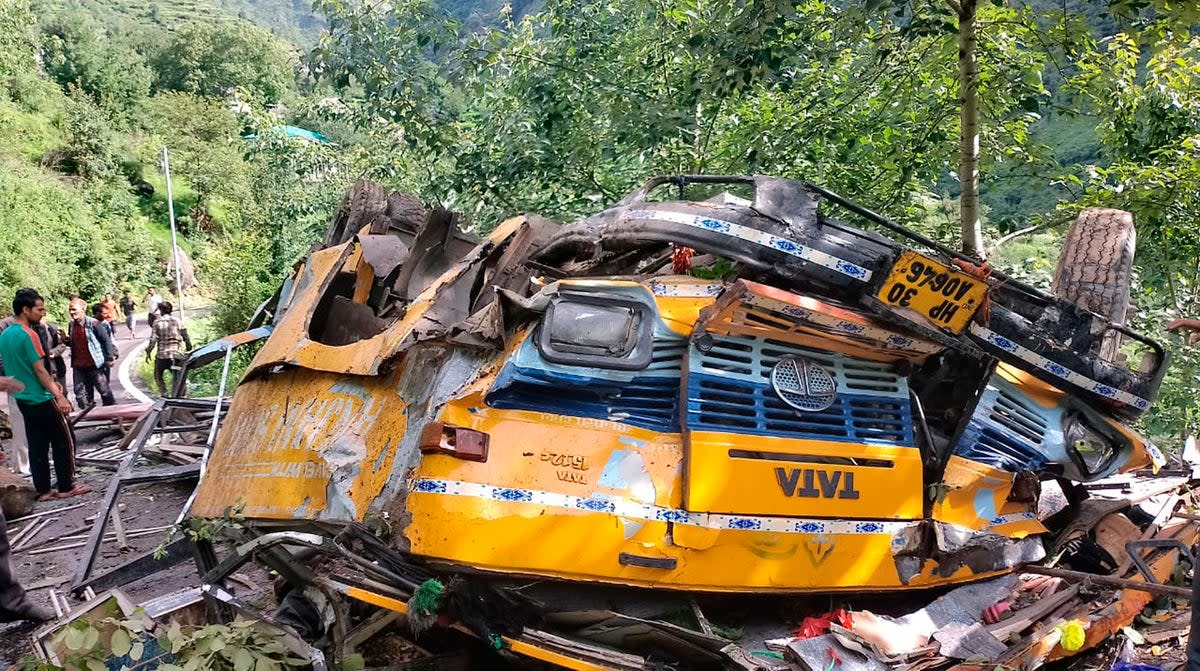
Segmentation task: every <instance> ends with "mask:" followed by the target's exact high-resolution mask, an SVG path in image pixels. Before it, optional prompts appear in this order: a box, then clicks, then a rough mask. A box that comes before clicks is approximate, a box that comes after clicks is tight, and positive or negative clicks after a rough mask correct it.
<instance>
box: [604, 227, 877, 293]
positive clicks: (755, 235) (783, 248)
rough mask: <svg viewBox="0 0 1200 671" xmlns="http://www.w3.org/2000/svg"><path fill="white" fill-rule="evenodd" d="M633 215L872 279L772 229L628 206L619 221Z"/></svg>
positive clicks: (862, 270) (852, 265)
mask: <svg viewBox="0 0 1200 671" xmlns="http://www.w3.org/2000/svg"><path fill="white" fill-rule="evenodd" d="M635 219H657V220H659V221H669V222H671V223H674V224H683V225H684V226H691V227H693V228H703V229H705V230H708V231H715V232H717V233H724V234H725V235H728V236H731V237H734V238H738V239H739V240H745V241H746V242H750V243H753V244H756V245H760V246H763V247H767V248H770V249H774V250H775V251H777V252H783V253H784V254H788V255H790V256H794V257H796V258H798V259H802V260H804V261H808V262H809V263H815V264H816V265H818V266H821V267H824V268H828V269H830V270H833V271H836V272H839V273H841V274H843V275H845V276H847V277H852V278H854V279H856V280H859V281H860V282H867V281H869V280H870V279H871V271H870V270H868V269H866V268H863V267H862V266H860V265H858V264H856V263H851V262H850V261H847V260H845V259H839V258H838V257H836V256H833V255H832V254H827V253H825V252H822V251H820V250H816V249H812V248H811V247H805V246H804V245H802V244H800V243H798V242H796V241H795V240H788V239H787V238H781V237H779V236H778V235H775V234H773V233H767V232H766V231H760V230H758V229H757V228H750V227H749V226H743V225H741V224H735V223H733V222H731V221H724V220H722V219H713V218H711V217H702V216H699V215H695V214H688V213H686V212H673V211H671V210H629V211H627V212H626V213H625V214H623V215H622V216H621V221H631V220H635Z"/></svg>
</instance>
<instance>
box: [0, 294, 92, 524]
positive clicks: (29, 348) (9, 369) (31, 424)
mask: <svg viewBox="0 0 1200 671" xmlns="http://www.w3.org/2000/svg"><path fill="white" fill-rule="evenodd" d="M45 315H46V306H45V303H44V302H43V301H42V297H41V296H40V295H39V294H38V292H36V291H34V290H33V289H20V290H18V291H17V295H16V297H15V298H14V299H13V316H14V317H15V319H16V323H15V324H14V325H12V326H10V327H9V328H7V329H5V330H4V332H3V333H0V357H2V358H3V360H4V372H5V374H6V375H8V376H10V377H12V378H13V379H15V380H16V381H17V382H18V383H20V384H21V386H22V387H23V389H22V390H21V391H19V392H16V393H15V394H14V396H15V397H16V399H17V405H18V406H19V407H20V408H21V415H22V417H23V418H24V420H25V439H26V440H27V441H28V443H29V468H30V470H31V471H33V487H34V489H35V490H37V494H38V500H39V501H49V500H50V499H55V498H68V497H71V496H78V495H80V494H86V493H87V492H90V491H91V488H90V487H87V486H86V485H77V484H76V483H75V445H74V442H73V440H72V436H71V430H70V428H69V427H68V426H67V419H66V414H67V413H69V412H70V411H71V403H70V402H69V401H67V397H66V396H64V395H63V390H62V388H61V387H59V386H58V383H56V382H55V381H54V378H53V377H52V376H51V375H50V371H48V370H47V369H46V363H45V360H44V359H45V356H46V353H45V351H44V350H43V349H42V341H41V338H39V337H38V335H37V333H35V332H34V330H33V327H34V326H36V325H37V324H38V323H40V322H41V321H42V318H43V317H44V316H45ZM51 452H53V454H54V473H55V476H56V479H57V483H56V484H57V485H58V487H57V491H55V490H54V489H53V488H51V486H50V454H51Z"/></svg>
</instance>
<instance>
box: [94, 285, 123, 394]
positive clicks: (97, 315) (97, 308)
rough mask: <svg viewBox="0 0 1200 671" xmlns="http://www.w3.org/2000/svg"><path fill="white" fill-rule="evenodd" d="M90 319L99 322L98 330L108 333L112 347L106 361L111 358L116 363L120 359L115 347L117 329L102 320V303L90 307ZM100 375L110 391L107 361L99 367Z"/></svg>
mask: <svg viewBox="0 0 1200 671" xmlns="http://www.w3.org/2000/svg"><path fill="white" fill-rule="evenodd" d="M92 319H95V320H96V321H97V322H99V327H100V330H102V331H105V332H107V333H108V342H109V344H110V345H112V349H111V350H110V351H109V357H106V359H108V358H110V357H111V359H112V361H116V360H117V359H119V358H120V357H121V350H120V348H119V347H117V327H116V326H113V323H112V322H111V321H109V320H107V319H105V318H104V304H103V303H96V304H95V305H93V306H92ZM100 374H101V375H103V376H104V379H105V380H106V381H107V382H108V386H109V388H110V389H111V388H112V364H111V363H110V362H109V361H107V360H106V361H105V362H104V365H103V366H101V367H100Z"/></svg>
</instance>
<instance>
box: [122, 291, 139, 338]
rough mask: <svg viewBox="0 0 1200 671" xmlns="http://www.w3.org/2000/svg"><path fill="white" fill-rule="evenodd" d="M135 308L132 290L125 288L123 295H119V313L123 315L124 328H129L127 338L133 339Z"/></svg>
mask: <svg viewBox="0 0 1200 671" xmlns="http://www.w3.org/2000/svg"><path fill="white" fill-rule="evenodd" d="M136 309H137V303H134V302H133V292H132V291H130V290H128V289H126V290H125V295H124V296H122V297H121V314H123V315H124V316H125V328H127V329H129V339H130V340H133V313H134V311H135V310H136Z"/></svg>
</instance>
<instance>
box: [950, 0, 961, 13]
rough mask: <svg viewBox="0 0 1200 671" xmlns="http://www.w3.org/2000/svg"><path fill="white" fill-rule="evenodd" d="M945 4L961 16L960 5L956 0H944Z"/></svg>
mask: <svg viewBox="0 0 1200 671" xmlns="http://www.w3.org/2000/svg"><path fill="white" fill-rule="evenodd" d="M946 5H947V6H948V7H950V9H951V10H952V11H953V12H954V13H955V14H957V15H959V16H962V5H960V4H958V0H946Z"/></svg>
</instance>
